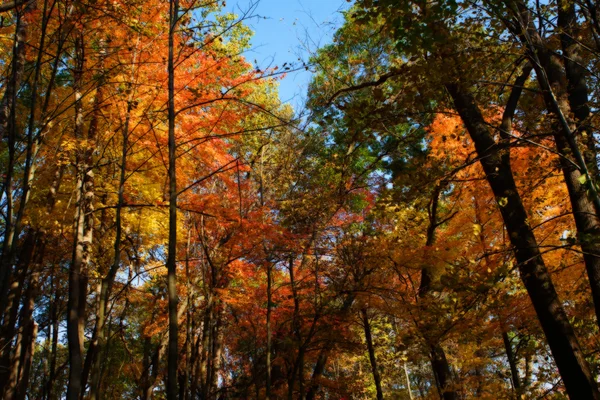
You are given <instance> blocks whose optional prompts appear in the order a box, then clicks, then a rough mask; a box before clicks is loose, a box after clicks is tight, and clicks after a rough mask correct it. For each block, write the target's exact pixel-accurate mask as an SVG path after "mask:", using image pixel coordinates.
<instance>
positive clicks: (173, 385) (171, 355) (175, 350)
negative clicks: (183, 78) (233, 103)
mask: <svg viewBox="0 0 600 400" xmlns="http://www.w3.org/2000/svg"><path fill="white" fill-rule="evenodd" d="M178 19H179V1H178V0H170V1H169V60H168V74H169V104H168V108H169V116H168V119H169V243H168V254H167V271H168V272H167V291H168V300H169V346H168V358H167V364H168V365H167V400H176V399H177V395H178V390H177V381H178V379H177V369H178V368H177V367H178V361H177V360H178V356H179V346H178V338H177V335H178V327H179V322H178V320H177V303H178V295H177V170H176V157H177V154H176V150H177V147H176V144H175V66H174V63H175V59H174V57H175V55H174V52H175V48H174V36H175V30H176V28H177V21H178Z"/></svg>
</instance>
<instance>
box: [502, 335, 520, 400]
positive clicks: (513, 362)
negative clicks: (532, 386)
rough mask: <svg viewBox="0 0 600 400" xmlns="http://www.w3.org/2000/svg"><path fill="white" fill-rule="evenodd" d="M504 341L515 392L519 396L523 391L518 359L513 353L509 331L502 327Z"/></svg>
mask: <svg viewBox="0 0 600 400" xmlns="http://www.w3.org/2000/svg"><path fill="white" fill-rule="evenodd" d="M502 341H503V342H504V349H505V350H506V358H507V360H508V365H509V366H510V376H511V382H512V385H513V388H514V390H515V392H516V393H517V396H519V392H520V391H521V378H520V377H519V368H518V367H517V362H518V360H517V357H516V355H515V354H514V353H513V349H512V343H511V342H510V338H509V337H508V333H507V332H506V330H504V329H502Z"/></svg>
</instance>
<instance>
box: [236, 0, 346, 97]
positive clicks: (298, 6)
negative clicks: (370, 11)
mask: <svg viewBox="0 0 600 400" xmlns="http://www.w3.org/2000/svg"><path fill="white" fill-rule="evenodd" d="M248 4H249V0H233V1H232V0H230V1H228V2H227V8H228V9H229V10H232V9H233V11H234V12H235V11H236V10H239V9H242V10H246V9H247V8H248ZM349 7H350V3H349V2H348V1H346V0H260V2H259V4H258V7H257V8H256V12H255V14H256V15H259V16H260V17H261V18H256V19H252V20H250V21H247V25H248V26H250V27H251V28H252V30H253V31H254V33H255V34H254V37H253V39H252V50H250V51H249V52H248V53H246V57H247V58H248V60H249V61H251V62H254V60H256V62H257V64H258V67H260V68H266V67H268V66H275V65H279V66H281V65H283V63H285V62H287V63H295V64H298V63H299V61H298V58H301V60H303V61H304V60H307V59H308V58H309V57H310V53H311V52H313V51H315V50H316V49H317V48H319V47H320V46H323V45H325V44H327V43H330V42H331V38H332V36H333V33H334V32H335V30H336V28H338V27H339V26H340V25H341V23H342V21H343V16H342V14H341V13H340V11H342V10H346V9H348V8H349ZM238 13H239V11H238ZM263 17H266V19H265V18H263ZM300 63H301V62H300ZM310 75H311V74H310V72H307V71H305V70H302V71H299V72H293V73H289V74H288V75H287V76H286V77H285V78H284V79H283V80H282V81H281V83H280V90H279V93H280V97H281V100H282V101H284V102H290V103H291V104H292V105H293V106H294V107H295V108H298V107H300V106H301V105H302V104H303V101H304V98H305V95H306V88H307V86H308V83H309V81H310Z"/></svg>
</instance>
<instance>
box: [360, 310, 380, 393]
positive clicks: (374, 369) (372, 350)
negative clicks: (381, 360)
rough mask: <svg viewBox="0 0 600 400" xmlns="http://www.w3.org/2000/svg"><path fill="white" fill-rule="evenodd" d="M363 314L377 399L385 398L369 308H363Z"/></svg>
mask: <svg viewBox="0 0 600 400" xmlns="http://www.w3.org/2000/svg"><path fill="white" fill-rule="evenodd" d="M360 313H361V315H362V320H363V321H362V322H363V329H364V331H365V341H366V342H367V350H368V351H369V361H370V362H371V373H372V374H373V380H374V381H375V389H376V390H377V400H383V390H382V389H381V377H380V375H379V368H378V367H377V358H376V357H375V346H374V345H373V337H372V336H371V324H370V323H369V316H368V314H367V309H366V308H363V309H362V310H361V311H360Z"/></svg>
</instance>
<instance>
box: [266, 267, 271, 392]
mask: <svg viewBox="0 0 600 400" xmlns="http://www.w3.org/2000/svg"><path fill="white" fill-rule="evenodd" d="M271 268H272V266H271V263H269V264H268V265H267V354H266V359H267V363H266V367H267V385H266V386H267V387H266V397H265V398H266V399H267V400H269V398H270V396H271V340H272V332H271Z"/></svg>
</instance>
